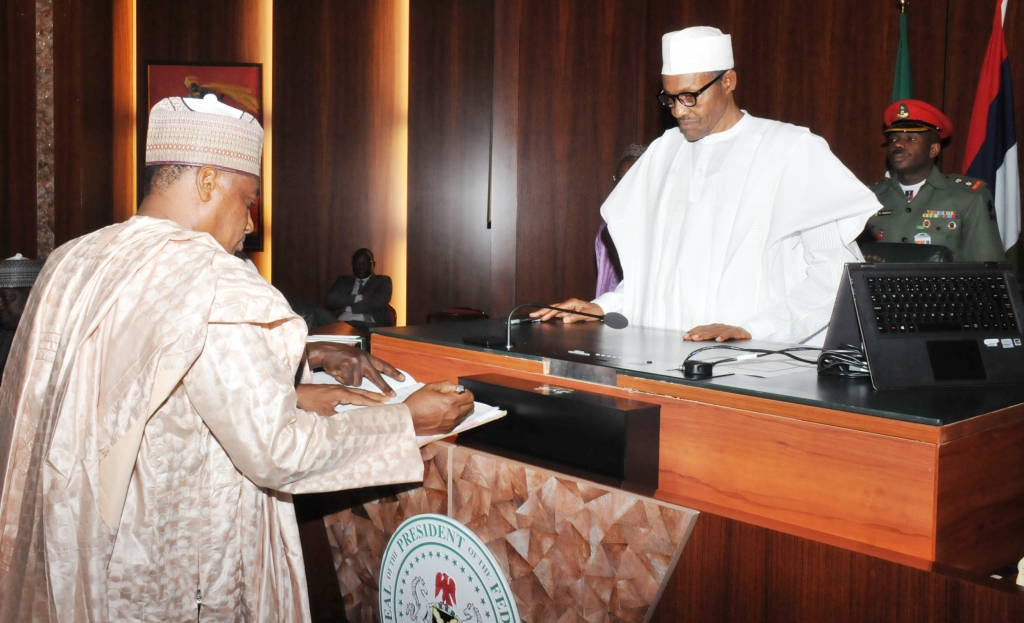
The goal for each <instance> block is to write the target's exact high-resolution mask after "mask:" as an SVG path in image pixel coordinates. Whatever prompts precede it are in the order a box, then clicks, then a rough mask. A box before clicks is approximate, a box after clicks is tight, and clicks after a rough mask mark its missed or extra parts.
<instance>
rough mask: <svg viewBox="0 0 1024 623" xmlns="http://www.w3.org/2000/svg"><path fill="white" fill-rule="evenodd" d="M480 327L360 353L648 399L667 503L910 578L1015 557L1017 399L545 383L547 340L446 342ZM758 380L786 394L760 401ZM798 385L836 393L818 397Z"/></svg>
mask: <svg viewBox="0 0 1024 623" xmlns="http://www.w3.org/2000/svg"><path fill="white" fill-rule="evenodd" d="M484 322H485V323H484V324H477V323H460V325H461V326H459V327H457V328H455V327H454V326H449V327H448V328H433V329H431V328H429V327H413V328H401V329H383V330H378V331H376V332H375V333H374V334H373V336H372V338H371V349H372V352H373V353H374V354H375V355H377V356H378V357H381V358H382V359H384V360H386V361H388V362H390V363H391V364H393V365H395V366H397V367H399V368H402V369H403V370H406V371H408V372H410V373H411V374H412V375H413V376H414V377H415V378H416V379H417V380H420V381H425V382H429V381H437V380H442V379H450V380H455V379H456V378H457V377H459V376H464V375H471V374H481V373H488V372H497V373H502V374H507V375H511V376H517V377H520V378H526V379H531V380H535V381H538V382H545V383H553V384H557V385H563V386H565V387H571V388H575V389H585V390H588V391H593V392H599V393H603V394H607V395H613V396H623V397H630V396H632V397H638V398H639V399H641V400H643V401H645V402H654V403H657V404H660V405H661V407H662V412H661V422H662V429H661V430H662V434H661V448H660V452H661V459H660V482H659V489H658V492H657V495H656V497H657V498H659V499H662V500H665V501H668V502H673V503H677V504H680V505H683V506H687V507H691V508H695V509H698V510H701V511H705V512H708V513H712V514H715V515H718V516H721V517H725V518H730V519H734V520H738V521H741V522H745V523H748V524H754V525H755V526H760V527H763V528H768V529H770V530H773V531H778V532H782V533H786V534H790V535H796V536H800V537H804V538H808V539H812V540H814V541H818V542H821V543H826V544H829V545H832V546H837V547H840V548H843V549H845V550H853V551H856V552H860V553H864V554H868V555H870V556H875V557H879V558H883V559H885V560H889V561H894V562H897V563H901V564H905V565H910V566H913V567H917V568H919V569H929V568H930V567H931V565H932V563H933V562H938V563H942V564H944V565H948V566H950V567H956V568H960V569H964V570H969V571H972V572H976V573H980V574H985V575H987V574H988V573H991V572H992V571H994V570H995V569H998V568H1000V567H1003V566H1005V565H1007V564H1010V563H1014V562H1016V560H1018V559H1019V558H1021V557H1022V556H1024V461H1020V460H1018V458H1017V457H1018V453H1019V449H1020V448H1022V447H1024V404H1021V403H1024V390H1020V389H1017V388H1015V389H1012V390H1011V389H1007V390H985V389H984V388H981V389H978V390H963V391H961V392H959V393H955V394H954V393H950V392H945V393H943V391H938V392H933V391H931V390H920V391H919V392H916V393H917V394H918V395H917V396H915V393H914V392H912V391H910V390H907V391H903V390H901V391H902V392H903V393H890V394H885V395H876V394H874V393H871V392H872V391H873V390H870V386H868V387H867V389H865V388H864V386H863V383H861V384H859V385H850V386H844V385H837V384H835V383H832V384H825V385H822V386H821V387H818V388H817V389H814V388H810V389H807V391H806V392H804V393H801V392H803V391H804V390H803V389H800V388H799V387H797V386H796V385H795V383H797V381H795V380H779V381H763V385H764V386H765V387H766V388H767V389H766V391H760V390H759V391H746V390H745V389H744V387H742V386H741V385H742V382H740V381H730V383H733V384H734V385H735V387H733V386H725V385H722V384H707V385H700V384H695V383H692V382H681V380H680V379H678V378H676V377H678V375H676V377H672V376H671V375H668V374H659V373H655V372H652V373H649V374H645V373H642V372H634V371H632V370H624V369H622V368H619V369H618V370H617V374H616V376H615V383H614V385H602V384H596V383H589V382H584V381H579V380H572V379H564V378H560V377H559V378H553V377H552V376H551V375H549V374H547V372H548V371H550V369H551V367H552V359H553V358H552V357H549V356H544V354H545V353H544V352H543V350H544V348H547V347H544V348H538V349H537V352H532V353H531V352H527V351H526V350H518V351H517V352H514V353H511V354H507V353H501V352H498V351H485V350H483V349H479V348H472V347H467V346H465V345H463V344H461V340H460V339H458V336H459V335H463V334H465V335H471V334H474V332H475V333H476V334H479V333H481V332H482V331H483V332H487V331H489V332H491V333H493V332H495V328H496V326H497V325H496V321H484ZM497 322H500V321H497ZM472 325H477V326H472ZM435 327H437V326H436V325H435ZM497 328H498V329H499V330H500V327H497ZM602 329H603V330H604V331H610V330H609V329H606V328H600V327H595V326H594V325H592V324H590V323H588V325H582V326H580V328H579V331H580V332H581V333H580V334H581V335H582V332H590V333H594V332H595V331H600V330H602ZM530 330H531V331H533V332H534V333H535V334H536V335H537V336H540V337H538V338H537V340H541V338H543V340H548V341H547V342H544V341H543V340H541V341H537V340H534V343H535V344H541V343H542V342H543V343H545V344H550V340H551V339H554V338H550V335H549V334H552V335H553V332H555V331H561V332H562V333H561V334H560V336H556V337H557V338H558V339H565V338H566V336H568V335H569V334H568V333H566V331H567V330H568V328H559V329H555V328H533V329H530ZM573 330H574V331H575V329H573ZM541 332H546V333H543V335H542V334H541ZM591 337H593V336H591ZM674 337H675V338H678V336H674ZM523 342H524V346H528V342H529V340H525V339H524V340H523ZM538 352H539V353H540V354H538ZM560 352H565V351H564V350H563V351H560ZM600 352H606V353H607V352H611V351H609V350H608V349H607V348H606V349H605V350H603V351H600ZM655 360H656V359H655ZM680 361H681V359H679V360H678V361H676V362H675V364H676V365H678V363H679V362H680ZM665 369H667V368H665ZM808 382H810V381H808ZM848 383H852V382H848ZM773 385H774V386H779V387H782V386H785V387H792V388H794V389H791V390H787V391H790V392H791V395H790V396H785V395H778V394H772V391H774V390H773V389H772V386H773ZM813 391H817V392H819V393H822V392H824V393H825V394H826V395H829V396H831V395H837V394H836V392H839V393H840V394H842V393H843V392H846V393H848V394H849V395H850V396H852V397H851V398H849V400H848V401H847V402H845V403H842V402H836V403H827V402H824V401H822V400H815V399H814V398H813V395H812V393H807V392H813ZM829 392H831V393H829ZM638 393H639V394H642V395H641V396H637V394H638ZM860 394H864V396H863V397H858V396H860ZM1018 395H1019V397H1020V399H1019V400H1018ZM809 396H810V397H809ZM943 402H946V403H948V404H949V405H950V408H949V410H948V411H949V413H946V412H945V411H943V408H942V407H943ZM837 405H838V406H837ZM887 405H896V407H891V406H887ZM901 405H906V406H905V407H904V406H901ZM921 405H924V406H921ZM993 405H994V406H993ZM999 405H1002V406H999ZM995 407H998V408H995ZM897 408H899V409H903V411H905V413H903V412H899V411H895V410H894V409H897ZM886 409H890V411H886ZM972 409H974V411H972ZM986 409H990V410H989V411H986ZM859 411H860V412H859ZM954 411H955V412H954ZM875 413H877V414H875ZM965 414H966V415H965ZM936 422H938V424H937V423H936ZM943 422H945V423H943Z"/></svg>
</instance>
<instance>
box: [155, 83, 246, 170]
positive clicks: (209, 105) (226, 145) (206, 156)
mask: <svg viewBox="0 0 1024 623" xmlns="http://www.w3.org/2000/svg"><path fill="white" fill-rule="evenodd" d="M262 155H263V128H262V127H260V124H259V122H258V121H256V119H255V117H253V116H252V115H250V114H249V113H247V112H243V111H241V110H238V109H237V108H232V107H231V106H228V105H227V104H224V103H222V102H220V101H218V100H217V97H216V96H215V95H207V96H206V97H205V98H204V99H194V98H182V97H169V98H166V99H162V100H160V101H159V102H157V104H156V106H154V107H153V110H151V111H150V113H149V130H148V131H147V133H146V166H149V165H152V164H187V165H192V166H202V165H206V164H208V165H211V166H214V167H217V168H218V169H224V170H225V171H231V172H233V173H244V174H247V175H252V176H254V177H259V176H260V158H261V156H262Z"/></svg>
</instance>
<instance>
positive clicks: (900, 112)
mask: <svg viewBox="0 0 1024 623" xmlns="http://www.w3.org/2000/svg"><path fill="white" fill-rule="evenodd" d="M928 130H935V131H936V132H938V133H939V138H943V139H944V138H949V135H950V134H952V133H953V122H952V121H950V120H949V117H947V116H946V115H944V114H942V111H941V110H939V109H938V108H936V107H934V106H932V105H931V104H929V103H928V102H922V101H921V100H900V101H898V102H893V103H892V105H891V106H889V107H888V108H886V109H885V129H884V130H882V132H883V133H888V132H926V131H928Z"/></svg>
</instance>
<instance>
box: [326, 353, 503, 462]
mask: <svg viewBox="0 0 1024 623" xmlns="http://www.w3.org/2000/svg"><path fill="white" fill-rule="evenodd" d="M399 372H401V373H402V374H404V375H405V380H404V381H396V380H395V379H393V378H391V377H385V380H386V381H387V382H388V385H390V386H391V389H393V390H395V394H396V395H395V397H394V398H392V399H391V400H388V401H387V404H395V403H397V402H405V399H406V398H408V397H409V396H410V395H412V393H413V392H415V391H416V390H418V389H419V388H421V387H423V383H417V382H416V380H415V379H414V378H412V375H411V374H409V373H408V372H406V371H405V370H399ZM313 384H315V385H341V383H339V382H338V381H337V380H335V378H334V377H333V376H331V375H330V374H327V373H326V372H314V373H313ZM359 389H365V390H366V391H371V392H376V393H378V394H382V393H384V392H382V391H380V388H378V387H377V386H376V385H374V384H373V383H371V382H370V380H369V379H367V378H363V383H362V385H360V386H359ZM364 408H365V407H363V406H361V405H338V407H337V408H336V409H335V411H337V412H338V413H341V412H343V411H350V410H352V409H364ZM505 413H506V412H505V411H502V410H501V409H499V408H498V407H492V406H491V405H486V404H484V403H482V402H474V403H473V412H472V413H470V414H469V416H468V417H467V418H466V419H465V420H463V421H462V423H461V424H459V425H458V426H456V427H455V430H453V431H452V432H450V433H446V434H442V435H425V436H422V437H420V436H417V437H416V443H418V444H419V446H420V447H421V448H422V447H423V446H425V445H427V444H428V443H430V442H432V441H437V440H438V439H444V438H445V437H450V436H451V435H457V434H458V433H461V432H463V431H467V430H469V429H471V428H476V427H477V426H480V425H481V424H486V423H488V422H493V421H494V420H497V419H498V418H500V417H504V415H505Z"/></svg>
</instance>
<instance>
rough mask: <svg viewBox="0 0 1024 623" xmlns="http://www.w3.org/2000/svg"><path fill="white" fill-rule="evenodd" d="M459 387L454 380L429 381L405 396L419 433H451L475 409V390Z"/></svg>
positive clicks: (413, 422)
mask: <svg viewBox="0 0 1024 623" xmlns="http://www.w3.org/2000/svg"><path fill="white" fill-rule="evenodd" d="M457 389H458V386H457V385H455V384H454V383H452V382H450V381H441V382H440V383H427V384H426V385H424V386H423V387H421V388H420V389H419V390H417V391H416V392H414V393H413V394H412V395H411V396H409V397H408V398H406V399H405V405H406V406H407V407H409V411H411V412H412V424H413V428H415V429H416V435H417V436H419V437H425V436H427V435H440V434H443V433H448V432H451V430H452V429H453V428H455V427H456V426H458V425H459V424H460V423H461V422H462V420H464V419H466V416H468V415H469V414H470V413H472V412H473V392H471V391H469V390H465V391H463V392H462V393H461V394H460V393H459V392H458V391H457Z"/></svg>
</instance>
